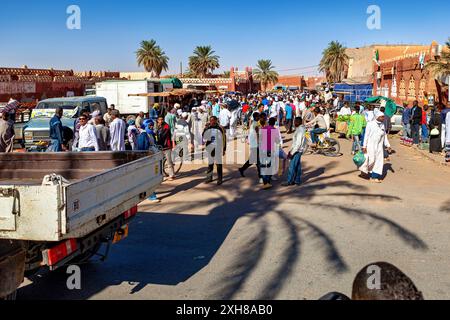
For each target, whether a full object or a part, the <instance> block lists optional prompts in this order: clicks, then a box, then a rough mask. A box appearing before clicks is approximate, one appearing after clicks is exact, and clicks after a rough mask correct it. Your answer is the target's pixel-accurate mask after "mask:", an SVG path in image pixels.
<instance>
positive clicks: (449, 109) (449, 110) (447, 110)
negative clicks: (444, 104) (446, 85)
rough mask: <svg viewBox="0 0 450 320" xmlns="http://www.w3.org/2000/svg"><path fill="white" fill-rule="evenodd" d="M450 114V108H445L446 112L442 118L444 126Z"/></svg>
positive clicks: (444, 111) (442, 114)
mask: <svg viewBox="0 0 450 320" xmlns="http://www.w3.org/2000/svg"><path fill="white" fill-rule="evenodd" d="M449 112H450V108H445V109H444V110H442V111H441V117H442V119H441V120H442V124H445V120H446V118H447V113H449Z"/></svg>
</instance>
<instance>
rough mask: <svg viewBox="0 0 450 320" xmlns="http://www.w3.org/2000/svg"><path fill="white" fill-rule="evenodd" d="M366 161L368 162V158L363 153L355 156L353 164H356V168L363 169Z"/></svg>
mask: <svg viewBox="0 0 450 320" xmlns="http://www.w3.org/2000/svg"><path fill="white" fill-rule="evenodd" d="M365 161H366V156H365V155H364V153H362V152H361V151H359V152H358V153H356V154H355V156H354V157H353V162H354V163H355V164H356V166H357V167H358V168H359V167H361V166H362V165H363V164H364V162H365Z"/></svg>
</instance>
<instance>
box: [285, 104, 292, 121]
mask: <svg viewBox="0 0 450 320" xmlns="http://www.w3.org/2000/svg"><path fill="white" fill-rule="evenodd" d="M285 111H286V119H287V120H291V119H292V111H294V110H292V106H291V105H290V104H287V105H286V107H285Z"/></svg>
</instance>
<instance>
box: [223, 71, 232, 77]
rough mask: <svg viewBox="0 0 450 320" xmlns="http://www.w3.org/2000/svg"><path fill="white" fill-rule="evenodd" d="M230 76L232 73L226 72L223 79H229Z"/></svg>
mask: <svg viewBox="0 0 450 320" xmlns="http://www.w3.org/2000/svg"><path fill="white" fill-rule="evenodd" d="M230 75H231V72H230V71H224V72H223V74H222V77H224V78H229V77H230Z"/></svg>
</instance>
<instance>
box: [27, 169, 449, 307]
mask: <svg viewBox="0 0 450 320" xmlns="http://www.w3.org/2000/svg"><path fill="white" fill-rule="evenodd" d="M336 166H337V162H336V161H333V162H330V163H329V164H327V165H326V166H324V167H322V168H318V169H315V170H313V171H311V168H305V172H306V174H305V184H304V185H303V186H302V187H296V190H295V193H294V194H295V197H296V198H295V199H293V198H292V195H293V189H290V188H282V187H277V188H276V189H275V190H276V192H271V191H268V192H266V193H265V194H263V193H262V192H263V191H258V192H255V188H248V189H245V188H243V187H242V186H241V185H239V184H238V182H239V181H240V180H239V178H238V174H233V175H232V176H228V177H226V179H232V180H233V181H230V182H228V183H227V184H224V185H223V186H222V187H220V190H222V191H223V190H225V191H226V193H227V194H230V195H233V196H234V200H233V201H228V200H227V198H226V197H224V196H222V195H220V194H219V192H218V190H219V189H218V188H216V187H215V186H213V187H212V188H211V193H212V194H213V195H214V199H215V200H214V204H215V206H214V207H213V208H212V209H211V210H210V211H209V212H208V214H207V215H191V214H182V213H183V212H186V211H187V210H189V211H190V212H193V211H195V209H197V208H198V211H199V212H201V208H203V207H204V206H207V205H210V201H211V200H208V199H205V200H203V201H195V202H173V201H171V208H172V207H173V208H174V209H173V210H172V211H174V212H176V213H169V212H168V213H164V214H161V213H143V214H140V215H139V216H138V217H137V218H136V219H135V221H134V222H133V223H132V224H131V226H130V237H129V238H128V239H127V240H125V241H123V242H121V243H119V244H118V245H116V246H113V247H112V250H111V252H110V257H109V259H108V260H107V262H105V263H104V264H89V265H84V266H82V275H83V277H82V279H83V290H81V291H69V290H67V289H66V286H65V284H66V280H67V275H66V274H65V272H64V270H62V271H59V272H54V273H51V274H48V275H45V276H42V277H39V276H38V277H36V278H34V279H33V282H32V283H31V284H30V285H28V286H25V287H23V288H21V289H20V292H19V298H23V299H27V298H31V299H87V298H90V297H92V296H93V295H95V294H97V293H99V292H101V291H102V290H104V289H105V288H107V287H110V286H118V285H120V284H122V283H123V282H127V283H129V284H130V285H132V289H131V291H130V290H129V289H124V288H122V289H121V290H125V291H126V292H124V293H123V295H122V296H126V295H127V294H131V295H133V294H134V293H136V292H139V291H140V290H142V288H144V287H146V286H147V285H170V286H175V285H178V284H180V283H183V282H185V281H187V280H188V279H190V278H191V277H193V276H195V275H196V274H198V273H199V271H200V270H202V269H203V268H204V267H206V266H207V265H208V264H209V263H210V261H211V260H212V259H213V257H214V256H215V254H216V253H217V252H218V250H219V249H220V248H221V246H222V245H223V244H224V242H225V239H226V238H227V236H228V235H229V233H230V231H231V229H232V228H233V226H234V225H235V223H236V221H237V220H238V219H240V218H242V217H247V218H248V219H249V221H250V222H249V224H250V226H251V227H252V228H255V229H256V230H257V232H253V233H251V235H253V236H250V237H249V238H248V239H246V240H247V241H246V242H243V243H240V244H239V245H238V248H237V249H236V250H235V255H234V256H233V257H230V259H227V260H226V261H229V262H228V263H229V264H228V265H224V266H222V268H223V270H224V272H220V273H217V274H214V277H213V278H212V280H211V283H208V284H206V286H207V289H208V292H210V291H211V292H212V294H210V295H208V296H207V297H206V298H209V299H233V298H235V297H236V295H237V294H238V293H239V291H240V290H241V289H242V288H243V287H244V285H245V283H246V281H248V279H249V277H250V276H251V275H252V273H253V272H254V271H255V269H256V268H257V266H258V264H260V263H262V255H263V252H264V249H265V248H266V246H267V244H268V229H269V225H268V215H271V217H273V216H275V218H276V219H279V220H280V221H281V223H282V224H283V225H284V228H283V229H282V230H284V231H285V232H286V234H285V239H286V240H285V241H286V244H285V245H284V249H283V250H282V251H281V252H280V253H277V255H279V257H280V258H279V259H278V263H277V267H276V268H275V270H274V271H273V273H272V274H269V275H267V278H266V281H265V283H264V284H263V289H262V290H261V291H260V292H259V293H258V296H257V298H258V299H275V298H276V297H277V295H278V294H279V292H280V291H281V289H282V288H283V286H284V285H286V281H287V280H288V279H289V277H290V275H291V273H292V272H293V270H294V266H295V264H296V263H297V262H298V261H299V259H300V257H301V244H302V242H305V241H312V243H313V244H314V245H316V246H317V251H318V254H323V256H324V257H325V258H326V261H327V264H328V266H327V267H328V268H329V269H330V271H332V272H335V273H337V274H339V273H343V272H345V271H346V270H347V269H348V266H347V264H346V262H345V260H344V258H343V257H342V255H341V254H340V252H339V248H338V247H337V245H336V244H335V242H334V240H333V239H332V237H331V236H330V235H329V234H327V232H326V230H323V229H321V228H320V227H319V226H317V225H315V224H314V223H312V222H310V221H308V220H307V219H305V218H301V217H299V216H298V215H295V214H293V213H292V212H283V211H281V210H280V209H279V208H278V207H279V205H280V203H281V202H284V203H290V201H291V202H292V204H293V206H292V207H293V208H294V209H295V208H299V210H300V208H302V207H308V206H309V207H314V208H323V209H326V210H327V211H324V212H329V213H332V214H333V215H334V214H335V213H339V214H342V215H347V216H350V217H352V218H354V219H355V221H356V220H358V221H362V222H364V223H367V224H368V225H369V226H370V227H371V228H372V229H373V231H374V232H378V231H379V229H380V228H388V229H390V230H391V231H392V232H393V233H394V234H395V235H396V236H397V237H398V238H400V239H401V240H403V241H404V242H405V243H406V244H407V245H409V246H411V247H412V248H414V249H417V250H426V249H427V245H426V244H425V243H424V242H423V241H422V240H421V239H420V238H419V237H418V236H417V235H415V234H414V233H413V232H411V231H409V230H407V229H405V228H403V227H402V226H401V225H399V224H397V223H396V222H394V221H392V220H390V219H388V218H386V217H383V216H380V215H378V214H377V213H376V212H374V211H371V210H369V209H359V208H349V207H344V206H342V205H337V204H333V202H332V201H330V202H326V201H321V199H323V197H333V198H335V199H336V198H341V197H342V198H348V197H357V198H358V199H360V200H367V199H379V200H382V201H387V202H389V201H398V200H401V199H400V198H399V197H395V196H391V195H386V194H368V193H367V188H366V187H364V186H363V185H359V184H354V183H352V182H349V181H348V180H345V176H347V175H350V174H354V171H347V172H342V173H339V174H330V175H327V171H328V170H330V169H331V168H335V167H336ZM203 171H204V170H199V171H198V172H197V174H198V175H199V176H198V178H197V176H196V177H195V179H194V180H192V181H191V182H188V183H186V184H182V185H179V186H176V187H175V188H174V189H173V190H166V189H164V190H165V191H164V192H163V193H162V194H164V195H163V197H166V196H173V195H175V194H177V193H178V192H182V191H184V190H188V189H191V188H195V187H196V186H198V184H199V183H200V182H201V180H202V178H203V177H202V176H200V174H202V172H203ZM251 171H255V170H254V169H252V170H251ZM252 174H253V176H251V178H253V179H256V177H255V176H254V173H252ZM334 187H339V190H342V189H346V190H347V191H346V192H333V191H332V190H334ZM164 188H165V187H164ZM328 191H330V192H329V193H327V192H328ZM319 196H320V197H319ZM228 198H229V197H228ZM328 199H329V198H328ZM444 207H445V208H448V207H450V205H449V204H446V205H445V206H444ZM152 208H153V207H152V205H151V204H146V205H144V206H142V207H141V209H142V210H145V211H151V210H152ZM317 211H318V212H319V210H317ZM225 270H226V272H225ZM43 287H45V290H44V291H43V290H41V289H42V288H43ZM125 288H127V287H125ZM130 298H132V296H130ZM186 298H189V297H188V296H186Z"/></svg>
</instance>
